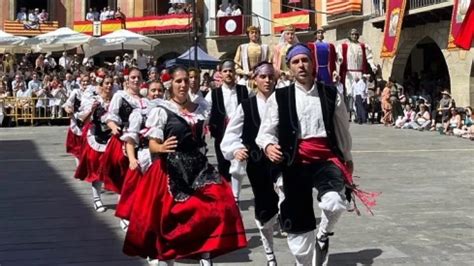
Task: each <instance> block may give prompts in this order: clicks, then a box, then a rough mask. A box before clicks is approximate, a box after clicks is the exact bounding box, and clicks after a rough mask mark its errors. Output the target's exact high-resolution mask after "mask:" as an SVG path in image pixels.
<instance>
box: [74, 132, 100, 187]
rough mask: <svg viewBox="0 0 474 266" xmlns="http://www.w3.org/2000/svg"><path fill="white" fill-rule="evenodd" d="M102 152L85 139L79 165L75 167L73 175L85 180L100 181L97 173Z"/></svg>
mask: <svg viewBox="0 0 474 266" xmlns="http://www.w3.org/2000/svg"><path fill="white" fill-rule="evenodd" d="M102 155H103V153H102V152H98V151H96V150H94V149H92V148H91V146H90V145H89V143H87V141H85V142H84V148H83V149H82V154H81V157H79V165H78V166H77V168H76V172H75V173H74V177H75V178H77V179H80V180H84V181H87V182H90V183H92V182H94V181H102V180H101V178H100V175H99V166H100V160H101V157H102Z"/></svg>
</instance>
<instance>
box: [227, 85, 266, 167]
mask: <svg viewBox="0 0 474 266" xmlns="http://www.w3.org/2000/svg"><path fill="white" fill-rule="evenodd" d="M255 97H257V107H258V114H259V116H260V121H263V117H264V114H265V110H266V108H267V99H265V97H264V96H262V95H260V94H257V95H256V96H255ZM243 129H244V110H243V108H242V105H241V104H240V105H239V106H238V107H237V110H236V111H235V113H234V115H233V116H232V117H231V118H230V120H229V123H228V124H227V128H226V130H225V134H224V138H223V139H222V142H221V151H222V154H223V155H224V158H225V159H226V160H228V161H231V160H233V159H234V153H235V151H237V150H238V149H243V148H245V146H244V144H242V132H243Z"/></svg>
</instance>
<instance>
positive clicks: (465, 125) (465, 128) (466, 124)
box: [453, 106, 474, 138]
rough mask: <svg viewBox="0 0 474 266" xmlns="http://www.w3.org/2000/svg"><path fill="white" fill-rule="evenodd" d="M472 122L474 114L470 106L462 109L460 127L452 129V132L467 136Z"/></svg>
mask: <svg viewBox="0 0 474 266" xmlns="http://www.w3.org/2000/svg"><path fill="white" fill-rule="evenodd" d="M473 124H474V114H473V113H472V108H471V107H470V106H468V107H466V108H465V109H464V119H463V122H462V127H461V129H456V128H455V129H454V130H453V134H454V135H455V136H458V137H466V138H469V137H470V136H469V135H470V131H471V129H472V125H473Z"/></svg>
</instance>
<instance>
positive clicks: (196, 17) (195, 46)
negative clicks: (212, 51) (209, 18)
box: [193, 0, 199, 68]
mask: <svg viewBox="0 0 474 266" xmlns="http://www.w3.org/2000/svg"><path fill="white" fill-rule="evenodd" d="M196 1H197V0H193V41H194V42H193V46H194V67H195V68H198V67H199V63H198V49H197V47H198V42H199V37H198V24H197V20H198V16H197V6H196Z"/></svg>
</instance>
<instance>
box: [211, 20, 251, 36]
mask: <svg viewBox="0 0 474 266" xmlns="http://www.w3.org/2000/svg"><path fill="white" fill-rule="evenodd" d="M217 23H218V34H219V36H228V35H242V34H245V30H244V16H228V17H219V18H217Z"/></svg>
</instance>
